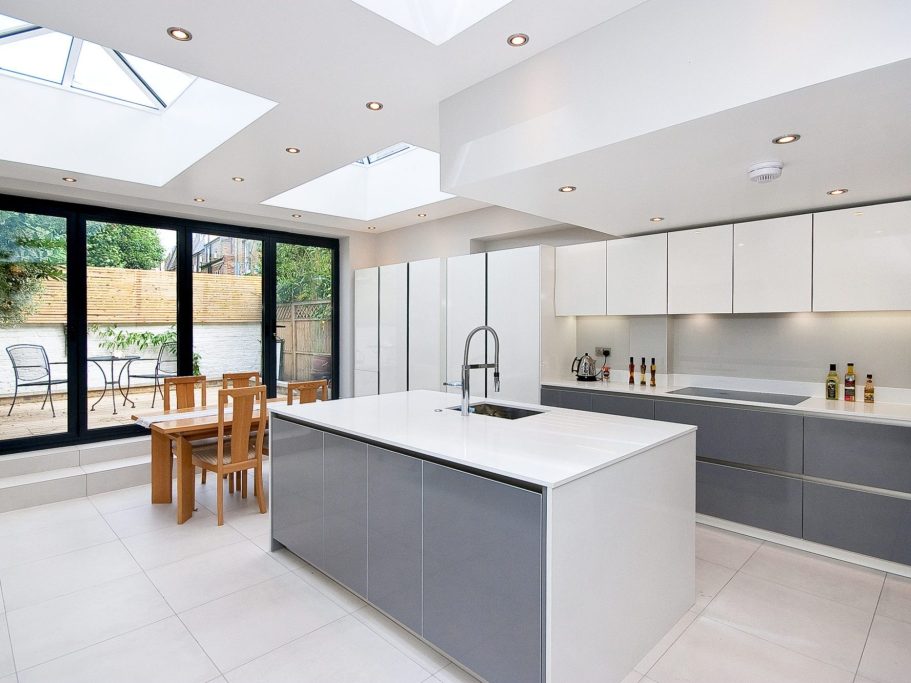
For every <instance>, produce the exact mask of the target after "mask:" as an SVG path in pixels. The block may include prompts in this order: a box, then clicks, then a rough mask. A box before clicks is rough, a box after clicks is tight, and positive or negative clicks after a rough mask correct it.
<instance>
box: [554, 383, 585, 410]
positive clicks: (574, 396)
mask: <svg viewBox="0 0 911 683" xmlns="http://www.w3.org/2000/svg"><path fill="white" fill-rule="evenodd" d="M541 405H545V406H553V407H554V408H569V409H570V410H591V409H592V395H591V393H590V392H587V391H564V390H562V389H545V388H542V389H541Z"/></svg>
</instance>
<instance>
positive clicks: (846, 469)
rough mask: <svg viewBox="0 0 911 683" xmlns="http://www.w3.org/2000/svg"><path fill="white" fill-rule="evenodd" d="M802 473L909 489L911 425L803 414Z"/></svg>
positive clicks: (904, 489)
mask: <svg viewBox="0 0 911 683" xmlns="http://www.w3.org/2000/svg"><path fill="white" fill-rule="evenodd" d="M804 473H805V474H809V475H812V476H814V477H820V478H822V479H834V480H836V481H843V482H847V483H851V484H864V485H866V486H875V487H877V488H883V489H890V490H893V491H904V492H905V493H911V428H909V427H897V426H893V425H881V424H870V423H865V422H855V421H853V420H833V419H826V418H819V417H807V418H805V420H804Z"/></svg>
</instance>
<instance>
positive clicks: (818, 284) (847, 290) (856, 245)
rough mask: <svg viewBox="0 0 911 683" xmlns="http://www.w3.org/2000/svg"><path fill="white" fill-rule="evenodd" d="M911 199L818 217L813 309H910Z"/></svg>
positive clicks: (814, 219)
mask: <svg viewBox="0 0 911 683" xmlns="http://www.w3.org/2000/svg"><path fill="white" fill-rule="evenodd" d="M909 264H911V202H895V203H892V204H877V205H876V206H865V207H862V208H854V209H840V210H837V211H826V212H823V213H817V214H814V215H813V310H814V311H891V310H911V265H909Z"/></svg>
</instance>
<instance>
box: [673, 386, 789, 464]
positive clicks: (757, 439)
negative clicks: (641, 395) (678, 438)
mask: <svg viewBox="0 0 911 683" xmlns="http://www.w3.org/2000/svg"><path fill="white" fill-rule="evenodd" d="M655 419H656V420H664V421H665V422H678V423H681V424H690V425H696V427H697V428H698V430H697V432H696V455H697V456H698V457H700V458H711V459H712V460H726V461H728V462H736V463H739V464H741V465H753V466H756V467H766V468H769V469H774V470H780V471H782V472H792V473H794V474H801V473H802V472H803V416H802V415H790V414H786V413H776V412H771V411H764V410H748V409H742V408H727V407H721V406H709V405H705V404H698V403H685V402H683V401H655Z"/></svg>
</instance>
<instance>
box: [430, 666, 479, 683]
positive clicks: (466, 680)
mask: <svg viewBox="0 0 911 683" xmlns="http://www.w3.org/2000/svg"><path fill="white" fill-rule="evenodd" d="M434 677H435V678H436V680H438V681H440V683H480V681H479V680H478V679H477V678H475V677H474V676H472V675H471V674H470V673H468V672H467V671H465V670H464V669H462V668H461V667H459V666H458V665H457V664H450V665H449V666H447V667H446V668H445V669H442V670H440V671H437V672H436V674H435V675H434Z"/></svg>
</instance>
